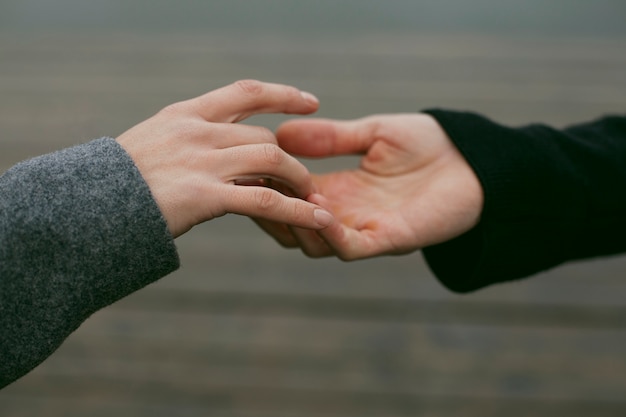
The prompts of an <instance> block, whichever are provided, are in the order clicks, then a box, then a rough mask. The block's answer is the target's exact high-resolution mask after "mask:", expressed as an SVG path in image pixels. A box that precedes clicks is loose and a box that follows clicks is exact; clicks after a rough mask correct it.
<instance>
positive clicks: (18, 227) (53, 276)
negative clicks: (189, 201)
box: [0, 138, 179, 388]
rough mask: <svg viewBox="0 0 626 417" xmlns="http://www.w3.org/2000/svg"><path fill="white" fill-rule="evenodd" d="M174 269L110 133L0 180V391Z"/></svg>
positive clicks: (159, 220)
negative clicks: (92, 320)
mask: <svg viewBox="0 0 626 417" xmlns="http://www.w3.org/2000/svg"><path fill="white" fill-rule="evenodd" d="M178 266H179V260H178V255H177V252H176V248H175V245H174V241H173V238H172V236H171V235H170V234H169V232H168V230H167V225H166V223H165V219H164V218H163V216H162V215H161V212H160V211H159V208H158V207H157V205H156V203H155V201H154V199H153V198H152V195H151V194H150V190H149V188H148V186H147V184H146V183H145V182H144V180H143V178H142V177H141V175H140V173H139V171H138V170H137V168H136V167H135V165H134V163H133V161H132V159H131V158H130V157H129V155H128V154H127V153H126V152H125V151H124V150H123V149H122V148H121V147H120V146H119V145H118V144H117V142H116V141H115V140H113V139H111V138H102V139H98V140H95V141H92V142H89V143H87V144H84V145H79V146H75V147H72V148H68V149H65V150H62V151H59V152H56V153H52V154H49V155H44V156H40V157H37V158H34V159H31V160H28V161H25V162H22V163H20V164H18V165H16V166H14V167H12V168H11V169H9V170H8V171H7V172H5V173H4V174H2V176H0V388H1V387H4V386H6V385H8V384H9V383H11V382H13V381H14V380H16V379H17V378H19V377H21V376H22V375H24V374H26V373H27V372H29V371H30V370H31V369H33V368H34V367H36V366H37V365H38V364H39V363H41V362H42V361H43V360H44V359H45V358H47V357H48V356H49V355H50V354H52V353H53V352H54V351H55V350H56V349H57V348H58V347H59V346H60V345H61V343H62V342H63V341H64V340H65V339H66V338H67V337H68V336H69V335H70V333H72V332H73V331H74V330H76V329H77V328H78V327H79V326H80V325H81V323H82V322H83V321H85V320H86V319H87V318H88V317H89V316H90V315H91V314H93V313H94V312H96V311H97V310H99V309H101V308H103V307H105V306H107V305H109V304H111V303H113V302H115V301H117V300H119V299H121V298H123V297H125V296H126V295H128V294H130V293H132V292H134V291H136V290H138V289H140V288H142V287H144V286H146V285H148V284H150V283H151V282H154V281H155V280H157V279H159V278H161V277H163V276H165V275H167V274H168V273H170V272H172V271H174V270H175V269H177V268H178Z"/></svg>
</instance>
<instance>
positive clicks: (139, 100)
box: [0, 33, 626, 417]
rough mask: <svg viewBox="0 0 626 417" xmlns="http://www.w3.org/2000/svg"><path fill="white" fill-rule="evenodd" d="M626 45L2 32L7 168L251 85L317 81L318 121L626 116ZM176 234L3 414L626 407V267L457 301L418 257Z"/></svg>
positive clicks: (1, 122)
mask: <svg viewBox="0 0 626 417" xmlns="http://www.w3.org/2000/svg"><path fill="white" fill-rule="evenodd" d="M625 51H626V38H620V37H611V38H609V37H572V36H569V37H542V36H524V37H515V36H495V35H494V36H489V35H485V36H452V35H450V36H444V35H416V34H406V35H402V34H375V33H373V34H369V35H363V36H361V35H359V36H350V35H345V36H341V37H337V36H331V35H324V34H320V35H318V36H316V37H314V38H312V39H311V38H307V37H306V36H298V35H294V36H289V37H283V36H278V35H263V36H246V35H245V34H244V35H240V36H225V35H209V34H196V35H192V34H187V35H154V34H143V35H142V34H135V35H130V34H128V35H125V34H122V33H115V34H112V33H100V34H93V33H91V34H89V33H82V34H80V35H77V34H76V33H69V34H65V35H64V34H59V33H57V34H55V35H50V34H38V35H28V34H22V35H20V36H17V35H11V36H2V37H0V169H1V170H5V169H6V168H8V167H9V166H11V165H12V164H14V163H16V162H18V161H19V160H22V159H24V158H26V157H28V156H32V155H37V154H40V153H43V152H48V151H52V150H54V149H58V148H61V147H65V146H69V145H72V144H75V143H79V142H83V141H86V140H89V139H90V138H94V137H98V136H101V135H111V136H115V135H117V134H119V133H121V132H122V131H123V130H125V129H126V128H128V127H130V126H131V125H133V124H135V123H137V122H139V121H140V120H143V119H145V118H146V117H148V116H150V115H151V114H152V113H154V112H155V111H157V110H158V109H160V108H161V107H163V106H164V105H166V104H168V103H171V102H174V101H176V100H180V99H184V98H188V97H191V96H195V95H198V94H200V93H203V92H205V91H208V90H211V89H214V88H217V87H220V86H222V85H224V84H227V83H230V82H232V81H234V80H236V79H239V78H258V79H262V80H266V81H276V82H283V83H292V84H294V85H297V86H299V87H301V88H303V89H306V90H309V91H312V92H314V93H316V94H317V95H318V96H319V97H320V99H321V101H322V108H321V110H320V112H319V115H320V116H328V117H337V118H353V117H360V116H365V115H367V114H372V113H380V112H413V111H418V110H419V109H422V108H425V107H431V106H444V107H449V108H456V109H471V110H476V111H479V112H482V113H485V114H487V115H489V116H491V117H492V118H494V119H496V120H499V121H501V122H504V123H510V124H523V123H527V122H535V121H537V122H547V123H550V124H553V125H556V126H562V125H565V124H567V123H571V122H576V121H584V120H588V119H591V118H594V117H596V116H599V115H601V114H604V113H609V112H624V109H625V108H626V94H625V93H626V52H625ZM284 119H285V117H282V116H264V117H258V118H256V119H252V120H251V121H250V122H251V123H260V124H263V125H265V126H268V127H271V128H274V127H276V125H277V124H278V123H279V122H280V121H281V120H284ZM307 163H309V162H307ZM352 163H353V161H352V160H351V159H350V158H347V159H340V160H333V161H327V162H324V163H310V166H311V169H313V170H324V169H330V168H332V167H333V166H349V165H350V164H352ZM178 247H179V250H180V255H181V258H182V265H183V266H182V268H181V269H180V270H179V271H178V272H176V273H174V274H173V275H171V276H169V277H166V278H164V279H163V280H161V281H160V282H158V283H156V284H154V285H152V286H150V287H148V288H146V289H145V290H143V291H141V292H139V293H137V294H134V295H132V296H130V297H128V298H127V299H124V300H122V301H120V302H118V303H116V304H115V305H113V306H111V307H109V308H106V309H104V310H102V311H100V312H98V313H97V314H95V315H94V316H93V317H92V318H91V319H89V320H88V321H87V322H86V323H85V324H84V325H83V326H82V327H81V328H80V329H79V330H78V331H77V332H75V333H74V334H73V335H72V336H71V337H70V338H69V339H68V340H67V341H66V343H65V344H64V345H63V346H62V347H61V348H60V349H59V350H58V351H57V352H56V353H55V354H54V355H53V356H51V357H50V358H49V359H48V360H47V361H46V362H45V363H43V364H42V365H41V366H40V367H38V368H37V369H36V370H35V371H33V372H32V373H30V374H29V375H27V376H26V377H24V378H23V379H21V380H20V381H18V382H17V383H15V384H13V385H11V386H9V387H7V388H6V389H4V390H2V391H0V415H2V416H15V417H26V416H107V417H109V416H112V415H115V416H118V417H121V416H151V417H155V416H225V417H235V416H236V417H248V416H250V417H252V416H255V417H264V416H268V417H269V416H273V417H282V416H284V417H287V416H300V417H318V416H342V417H350V416H355V417H356V416H359V417H367V416H385V417H395V416H437V417H445V416H476V417H486V416H504V415H506V416H510V417H514V416H563V415H567V416H570V417H576V416H595V417H601V416H624V415H626V354H625V352H626V259H625V258H620V257H618V258H613V259H603V260H597V261H593V262H584V263H577V264H571V265H568V266H565V267H561V268H558V269H555V270H553V271H551V272H550V273H547V274H542V275H540V276H537V277H535V278H533V279H530V280H526V281H523V282H519V283H512V284H507V285H501V286H497V287H493V288H489V289H486V290H483V291H480V292H478V293H475V294H472V295H466V296H458V295H454V294H451V293H449V292H447V291H446V290H444V289H443V288H442V287H441V286H440V285H439V284H438V283H437V281H436V280H435V278H434V277H433V276H432V275H431V273H430V272H429V270H428V269H427V267H426V266H425V264H424V262H423V260H422V258H421V255H420V254H419V253H416V254H413V255H409V256H403V257H392V258H381V259H373V260H368V261H361V262H354V263H342V262H340V261H337V260H332V259H327V260H310V259H307V258H306V257H304V256H303V255H302V254H300V253H299V252H295V251H287V250H284V249H281V248H279V247H278V245H276V244H274V242H273V241H272V240H271V239H270V238H268V237H266V236H265V235H263V234H262V233H261V232H260V231H259V230H257V229H256V228H255V226H254V225H253V224H252V222H250V221H249V220H248V219H245V218H241V217H237V216H229V217H226V218H223V219H219V220H217V221H214V222H211V223H208V224H205V225H202V226H199V227H197V228H196V229H194V230H193V231H192V232H191V233H189V234H188V235H186V236H184V237H182V238H181V239H179V241H178ZM451 261H453V260H451Z"/></svg>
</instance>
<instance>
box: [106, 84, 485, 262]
mask: <svg viewBox="0 0 626 417" xmlns="http://www.w3.org/2000/svg"><path fill="white" fill-rule="evenodd" d="M318 106H319V102H318V100H317V99H316V98H315V96H313V95H312V94H310V93H307V92H302V91H300V90H298V89H296V88H294V87H290V86H285V85H279V84H269V83H263V82H260V81H252V80H245V81H239V82H236V83H234V84H232V85H229V86H226V87H223V88H220V89H217V90H215V91H212V92H209V93H207V94H205V95H203V96H200V97H197V98H194V99H191V100H187V101H183V102H179V103H175V104H172V105H170V106H167V107H165V108H164V109H163V110H161V111H160V112H159V113H157V114H156V115H155V116H153V117H152V118H150V119H148V120H146V121H144V122H142V123H140V124H138V125H136V126H135V127H133V128H131V129H130V130H128V131H126V132H125V133H123V134H122V135H120V136H119V137H118V138H117V141H118V143H119V144H120V145H121V146H122V147H123V148H124V149H125V150H126V151H127V152H128V154H129V155H130V156H131V158H132V159H133V160H134V162H135V164H136V166H137V167H138V169H139V171H140V172H141V174H142V176H143V178H144V179H145V181H146V183H147V184H148V186H149V188H150V190H151V192H152V195H153V197H154V199H155V201H156V203H157V205H158V206H159V208H160V210H161V212H162V213H163V216H164V217H165V220H166V222H167V225H168V228H169V230H170V232H171V233H172V235H173V236H174V237H178V236H180V235H182V234H183V233H185V232H187V231H188V230H190V229H191V228H192V227H193V226H194V225H196V224H199V223H202V222H205V221H208V220H211V219H213V218H216V217H220V216H222V215H225V214H227V213H236V214H241V215H246V216H249V217H251V218H253V219H255V221H256V222H257V224H258V225H259V226H260V227H261V228H262V229H263V230H265V231H266V232H267V233H269V234H270V235H271V236H273V237H274V238H275V239H276V240H277V241H278V242H279V243H280V244H281V245H283V246H285V247H299V248H301V250H302V251H303V252H304V253H305V254H307V255H308V256H311V257H323V256H337V257H339V258H340V259H343V260H354V259H360V258H366V257H372V256H378V255H385V254H402V253H409V252H412V251H415V250H417V249H420V248H423V247H426V246H429V245H433V244H437V243H441V242H444V241H447V240H450V239H452V238H454V237H456V236H459V235H461V234H463V233H464V232H466V231H468V230H470V229H471V228H473V227H474V226H475V225H476V224H477V223H478V221H479V218H480V215H481V211H482V206H483V191H482V189H481V185H480V183H479V181H478V179H477V177H476V175H475V174H474V172H473V171H472V169H471V167H470V166H469V165H468V163H467V162H466V161H465V159H464V158H463V156H462V155H461V154H460V153H459V151H458V150H457V149H456V147H455V146H454V145H453V144H452V142H451V140H450V139H449V137H448V136H447V135H446V133H445V132H444V131H443V129H442V128H441V127H440V126H439V125H438V124H437V122H436V121H435V119H434V118H432V117H431V116H428V115H426V114H418V113H415V114H394V115H376V116H369V117H365V118H362V119H358V120H352V121H337V120H329V119H312V118H306V119H295V120H290V121H287V122H286V123H284V124H282V125H281V126H280V127H279V128H278V129H277V131H276V132H271V131H270V130H268V129H266V128H263V127H257V126H251V125H245V124H238V123H237V122H240V121H242V120H244V119H247V118H248V117H250V116H253V115H255V114H262V113H284V114H299V115H306V114H311V113H313V112H315V111H316V110H317V109H318ZM348 154H356V155H361V161H360V166H359V167H358V168H356V169H346V170H342V171H337V172H330V173H326V174H323V175H313V174H311V173H309V171H308V170H307V168H306V167H305V166H304V165H302V164H301V163H300V162H299V161H298V160H297V159H296V157H311V158H324V157H332V156H338V155H348Z"/></svg>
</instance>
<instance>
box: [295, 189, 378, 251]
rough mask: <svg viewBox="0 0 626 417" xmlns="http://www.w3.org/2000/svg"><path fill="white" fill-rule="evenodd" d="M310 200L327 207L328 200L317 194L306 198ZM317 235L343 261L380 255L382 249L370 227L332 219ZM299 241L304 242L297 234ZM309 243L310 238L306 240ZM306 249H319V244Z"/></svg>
mask: <svg viewBox="0 0 626 417" xmlns="http://www.w3.org/2000/svg"><path fill="white" fill-rule="evenodd" d="M308 200H309V201H310V202H312V203H315V204H317V205H319V206H320V207H328V201H327V200H326V199H325V198H324V197H323V196H322V195H319V194H313V195H311V196H310V197H309V199H308ZM316 234H317V236H318V237H319V238H320V239H321V240H323V241H324V243H325V244H326V245H327V246H328V248H329V250H330V252H331V253H332V254H334V255H335V256H337V257H338V258H340V259H342V260H344V261H351V260H356V259H363V258H369V257H372V256H375V255H382V254H383V253H384V250H383V249H382V247H381V244H382V242H381V241H380V240H381V239H380V238H379V237H377V236H376V233H375V232H374V231H373V230H370V229H362V230H357V229H353V228H351V227H348V226H346V225H345V224H342V223H341V222H340V221H334V222H332V223H331V224H329V225H328V226H327V227H325V228H323V229H320V230H318V231H317V232H316ZM296 237H297V238H298V241H299V243H300V244H301V245H302V244H304V243H303V242H304V241H303V240H301V239H303V236H302V235H297V236H296ZM307 242H308V243H307V244H311V243H310V242H312V240H309V241H307ZM307 250H312V251H314V250H321V246H320V245H319V243H317V246H311V247H307Z"/></svg>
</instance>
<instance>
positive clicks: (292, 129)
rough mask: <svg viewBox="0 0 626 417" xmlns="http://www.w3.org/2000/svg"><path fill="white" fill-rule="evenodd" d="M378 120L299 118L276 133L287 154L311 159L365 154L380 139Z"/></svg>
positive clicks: (284, 125) (285, 124)
mask: <svg viewBox="0 0 626 417" xmlns="http://www.w3.org/2000/svg"><path fill="white" fill-rule="evenodd" d="M378 126H379V123H378V122H377V121H376V119H375V118H371V117H370V118H365V119H357V120H350V121H338V120H331V119H296V120H290V121H288V122H285V123H283V124H282V125H281V126H279V127H278V130H277V131H276V138H277V139H278V144H279V146H280V147H281V148H283V149H284V150H285V151H286V152H288V153H291V154H294V155H298V156H307V157H326V156H335V155H349V154H365V153H366V152H367V150H368V149H369V147H370V146H371V145H372V143H373V142H374V140H375V138H376V131H377V128H378Z"/></svg>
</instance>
